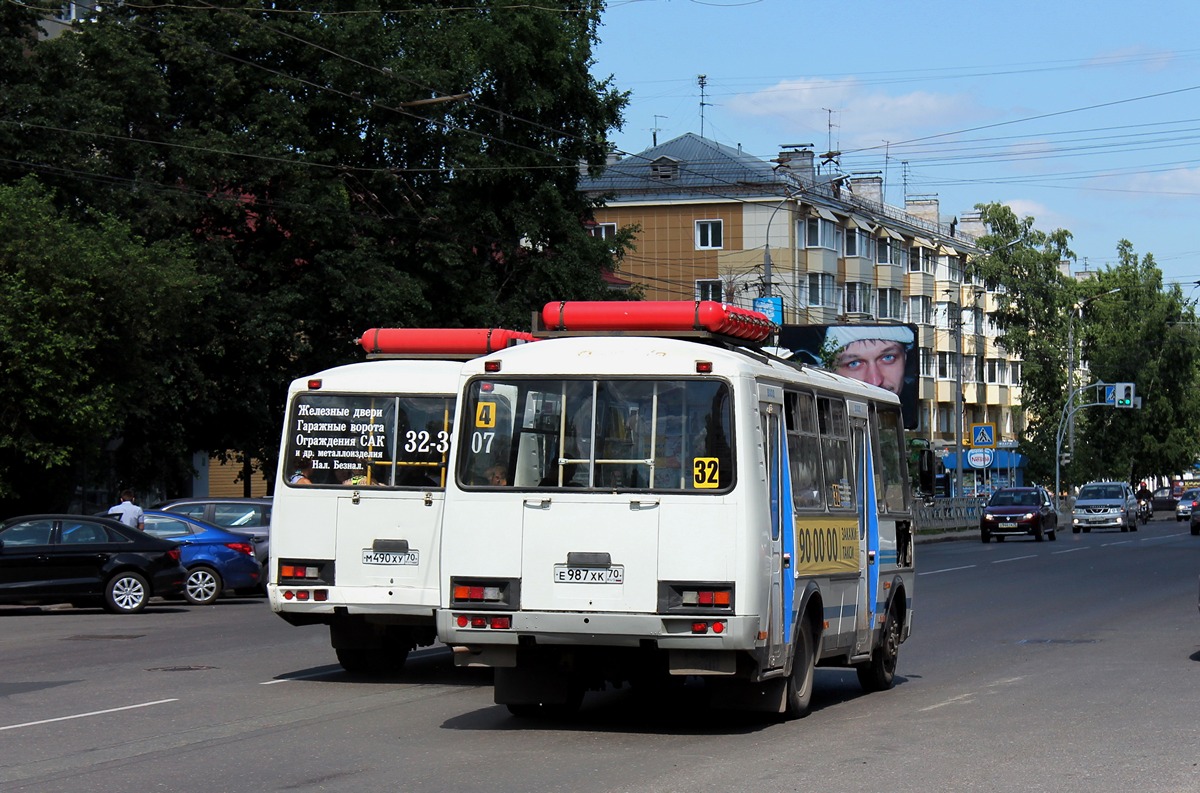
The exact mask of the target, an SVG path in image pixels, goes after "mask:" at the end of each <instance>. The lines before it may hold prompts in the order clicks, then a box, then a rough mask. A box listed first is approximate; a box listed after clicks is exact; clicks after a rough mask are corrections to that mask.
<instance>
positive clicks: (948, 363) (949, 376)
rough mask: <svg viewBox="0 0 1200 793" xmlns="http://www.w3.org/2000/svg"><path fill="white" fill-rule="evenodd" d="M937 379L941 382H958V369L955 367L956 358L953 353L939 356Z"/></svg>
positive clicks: (940, 353) (944, 353) (941, 353)
mask: <svg viewBox="0 0 1200 793" xmlns="http://www.w3.org/2000/svg"><path fill="white" fill-rule="evenodd" d="M937 377H938V379H939V380H957V379H958V368H957V367H956V366H955V356H954V353H952V352H939V353H938V354H937Z"/></svg>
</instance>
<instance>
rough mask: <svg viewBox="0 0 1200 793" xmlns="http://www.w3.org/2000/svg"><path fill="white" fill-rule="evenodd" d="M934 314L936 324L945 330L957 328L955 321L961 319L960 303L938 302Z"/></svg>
mask: <svg viewBox="0 0 1200 793" xmlns="http://www.w3.org/2000/svg"><path fill="white" fill-rule="evenodd" d="M933 314H934V324H936V325H937V326H938V327H939V328H942V329H943V330H956V329H957V326H956V325H955V324H954V323H955V322H959V321H961V316H960V312H959V308H958V303H938V304H937V306H935V307H934V312H933Z"/></svg>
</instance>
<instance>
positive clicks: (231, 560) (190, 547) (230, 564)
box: [145, 510, 263, 606]
mask: <svg viewBox="0 0 1200 793" xmlns="http://www.w3.org/2000/svg"><path fill="white" fill-rule="evenodd" d="M145 532H146V533H147V534H150V535H153V536H155V537H159V538H161V539H164V540H170V541H171V542H176V543H179V550H180V553H181V554H182V558H181V561H182V562H183V566H184V567H185V568H187V578H185V579H184V583H183V596H184V597H185V598H187V600H188V602H189V603H193V604H195V605H198V606H207V605H209V604H210V603H212V602H213V601H215V600H216V599H217V598H219V597H220V596H221V595H222V594H223V593H224V592H225V591H226V590H233V591H234V592H235V593H237V594H240V595H248V594H253V593H256V592H260V591H261V590H262V583H263V582H262V567H261V566H260V564H259V561H258V559H257V558H255V556H254V543H252V542H251V541H250V540H249V538H247V537H245V536H244V535H241V534H235V533H234V532H232V531H227V530H225V529H222V528H221V527H220V526H214V525H213V524H211V523H206V522H205V521H202V520H197V519H196V518H192V517H188V516H187V515H182V514H179V515H177V514H175V513H172V512H162V511H159V510H146V528H145Z"/></svg>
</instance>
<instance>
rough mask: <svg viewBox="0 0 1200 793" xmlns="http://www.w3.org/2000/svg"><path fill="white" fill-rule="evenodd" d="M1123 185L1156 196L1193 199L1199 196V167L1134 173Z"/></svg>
mask: <svg viewBox="0 0 1200 793" xmlns="http://www.w3.org/2000/svg"><path fill="white" fill-rule="evenodd" d="M1124 186H1125V188H1126V189H1128V190H1134V191H1137V192H1142V193H1152V194H1153V195H1154V196H1156V197H1161V198H1175V199H1178V198H1186V199H1188V200H1193V201H1194V200H1195V199H1196V197H1197V196H1200V168H1179V169H1176V170H1172V171H1166V172H1163V173H1144V174H1136V175H1134V176H1132V177H1130V178H1129V179H1128V180H1127V183H1126V184H1125V185H1124Z"/></svg>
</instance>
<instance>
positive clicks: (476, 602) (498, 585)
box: [450, 578, 520, 610]
mask: <svg viewBox="0 0 1200 793" xmlns="http://www.w3.org/2000/svg"><path fill="white" fill-rule="evenodd" d="M519 592H520V580H519V579H509V578H493V579H483V578H451V579H450V606H451V607H452V608H453V607H459V608H462V607H467V608H470V609H471V610H478V609H484V610H487V609H505V610H508V609H515V608H520V598H519V596H518V595H519Z"/></svg>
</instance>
